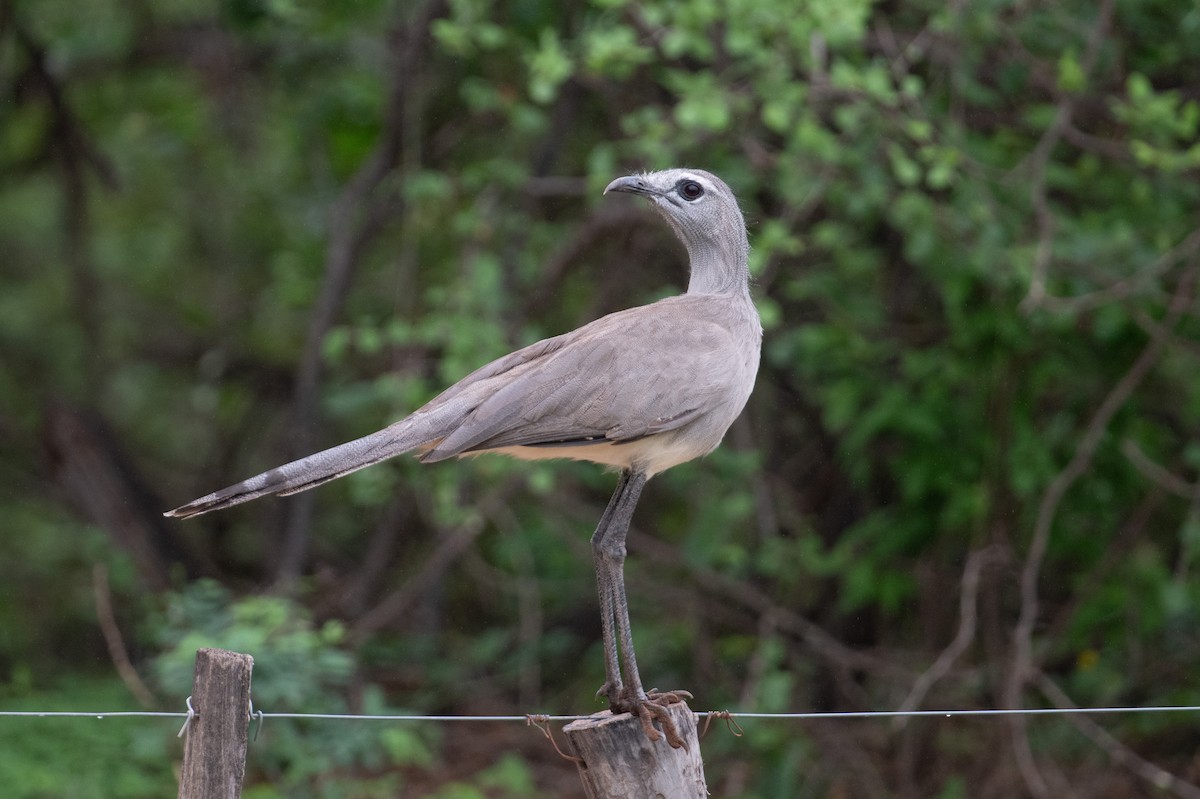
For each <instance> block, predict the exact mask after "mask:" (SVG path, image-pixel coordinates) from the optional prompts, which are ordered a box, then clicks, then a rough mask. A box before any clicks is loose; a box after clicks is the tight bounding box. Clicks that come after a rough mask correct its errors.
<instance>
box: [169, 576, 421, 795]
mask: <svg viewBox="0 0 1200 799" xmlns="http://www.w3.org/2000/svg"><path fill="white" fill-rule="evenodd" d="M153 627H154V635H155V637H156V639H157V640H158V645H159V648H160V650H161V654H159V655H158V656H157V657H156V658H155V660H154V663H153V671H154V675H155V678H156V680H157V682H158V684H159V686H160V687H161V689H162V691H163V693H164V694H169V695H180V694H182V693H184V692H185V691H186V690H187V688H188V687H189V686H190V685H191V677H192V671H193V664H194V661H195V656H196V650H197V649H199V648H201V647H218V648H222V649H230V650H233V651H235V652H247V653H253V656H254V674H253V678H252V686H253V691H252V693H253V700H254V702H255V703H256V707H257V708H258V709H260V710H265V711H267V712H275V713H284V712H310V713H312V712H316V713H350V712H357V713H364V714H368V715H384V714H395V713H398V712H400V711H399V710H397V709H396V708H394V707H391V706H389V705H388V703H387V702H386V701H385V700H384V698H383V696H382V695H381V692H380V690H379V688H378V687H377V686H373V685H372V686H365V687H359V688H358V689H357V691H356V694H357V696H355V697H354V698H355V704H354V706H353V707H351V706H350V704H349V701H348V700H350V699H351V688H352V686H351V681H352V678H353V677H354V673H355V670H356V664H355V662H354V658H353V656H352V655H351V654H350V653H349V652H347V651H346V650H345V649H343V648H341V646H342V645H343V643H344V642H343V638H344V630H343V629H342V626H341V625H340V624H338V623H337V622H333V621H329V622H326V623H324V624H322V625H320V626H319V627H318V626H316V625H314V624H313V623H312V621H311V620H310V619H309V614H308V612H307V611H306V610H305V609H304V608H303V607H302V606H300V605H297V604H296V603H294V602H292V601H289V600H287V599H285V598H283V597H273V596H259V597H247V598H243V599H236V600H235V598H234V597H233V596H232V595H231V594H230V592H229V591H228V590H226V589H224V588H222V587H221V586H219V585H217V584H216V583H213V582H209V581H199V582H196V583H193V584H192V585H190V586H188V588H187V589H186V590H184V591H182V592H180V593H178V594H176V595H174V596H173V597H172V598H171V600H170V602H169V603H168V604H167V606H166V608H165V610H164V612H163V615H162V618H161V620H158V621H157V622H156V623H154V624H153ZM252 726H257V725H256V724H255V723H252ZM263 726H264V727H265V729H263V730H262V731H261V737H260V738H258V739H256V741H255V745H254V746H253V747H252V752H251V757H250V762H249V765H248V768H249V771H250V772H251V775H252V776H251V778H250V779H251V780H253V779H254V776H253V775H255V774H257V775H259V776H260V778H261V777H265V778H266V781H265V782H264V783H263V784H262V785H260V786H258V787H256V788H254V789H253V790H252V791H251V792H250V795H252V796H254V797H256V798H257V799H269V797H276V796H278V797H284V796H287V797H308V796H312V797H329V798H332V797H343V796H345V797H352V796H354V797H357V796H381V797H382V796H394V795H395V794H396V791H397V790H398V788H399V787H400V786H401V785H402V781H401V780H400V778H399V777H398V776H397V775H396V774H392V773H385V774H383V775H381V776H378V777H370V778H368V777H366V776H363V774H364V773H365V774H370V773H372V772H378V771H379V770H380V769H382V768H383V767H384V766H387V767H389V768H391V769H395V768H414V767H416V768H427V767H430V766H432V765H433V764H434V754H433V747H434V746H435V745H436V739H435V738H434V737H433V736H432V731H431V730H430V729H429V728H428V727H415V726H408V727H395V726H391V727H389V726H388V725H385V724H382V723H380V724H369V723H366V724H364V723H354V722H345V721H343V722H338V721H326V722H304V721H301V720H294V719H270V720H269V722H266V723H264V725H263Z"/></svg>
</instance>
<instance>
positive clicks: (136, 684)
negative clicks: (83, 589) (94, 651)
mask: <svg viewBox="0 0 1200 799" xmlns="http://www.w3.org/2000/svg"><path fill="white" fill-rule="evenodd" d="M92 594H93V596H94V597H95V599H96V621H97V622H98V623H99V624H100V632H101V633H102V634H103V635H104V644H105V646H107V647H108V656H109V657H110V658H112V662H113V666H115V667H116V669H117V676H118V677H120V678H121V682H123V683H125V687H126V688H128V689H129V693H131V694H133V697H134V699H136V700H137V701H138V704H139V705H141V706H142V707H154V705H155V704H156V702H155V701H154V694H152V693H151V692H150V689H149V688H147V687H146V683H144V682H142V678H141V676H140V675H139V674H138V673H137V669H135V668H134V667H133V663H132V662H130V660H129V650H128V649H126V648H125V639H124V638H123V637H122V636H121V628H120V627H118V626H117V618H116V616H115V615H114V614H113V607H112V592H111V591H110V590H109V585H108V568H107V567H106V566H105V565H104V564H103V563H97V564H96V565H95V566H93V567H92Z"/></svg>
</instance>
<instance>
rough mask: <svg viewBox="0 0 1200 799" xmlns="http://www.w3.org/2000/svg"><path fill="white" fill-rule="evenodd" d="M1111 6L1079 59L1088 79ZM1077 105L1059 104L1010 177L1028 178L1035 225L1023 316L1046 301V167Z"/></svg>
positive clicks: (1049, 233) (1107, 3) (1109, 3)
mask: <svg viewBox="0 0 1200 799" xmlns="http://www.w3.org/2000/svg"><path fill="white" fill-rule="evenodd" d="M1114 6H1115V0H1102V2H1101V4H1100V10H1099V12H1098V13H1097V16H1096V23H1095V25H1093V26H1092V30H1091V33H1090V34H1089V35H1088V40H1087V44H1086V46H1085V48H1084V53H1083V57H1082V59H1080V69H1081V71H1082V72H1083V74H1084V75H1085V76H1090V75H1091V73H1092V70H1094V69H1095V67H1096V61H1097V60H1098V59H1099V57H1100V45H1101V44H1103V43H1104V37H1105V35H1106V34H1107V33H1108V29H1109V26H1110V25H1111V24H1112V15H1113V7H1114ZM1078 101H1079V96H1078V95H1075V94H1068V95H1066V96H1064V97H1063V98H1062V99H1061V100H1060V101H1059V103H1058V108H1057V110H1056V112H1055V114H1054V120H1053V121H1052V122H1051V123H1050V125H1049V126H1048V127H1047V128H1046V130H1045V131H1044V132H1043V133H1042V137H1041V138H1040V139H1039V140H1038V143H1037V145H1035V146H1034V148H1033V150H1032V151H1030V153H1029V155H1027V156H1026V157H1025V158H1024V159H1022V161H1021V163H1019V164H1018V165H1017V166H1016V168H1015V169H1013V171H1012V173H1010V175H1011V176H1015V175H1023V174H1028V175H1029V178H1030V189H1029V196H1030V199H1031V201H1032V205H1033V208H1034V215H1035V221H1036V224H1037V233H1038V244H1037V252H1036V255H1035V256H1034V262H1033V274H1032V276H1031V277H1030V280H1029V290H1028V293H1027V294H1026V295H1025V299H1023V300H1022V301H1021V305H1020V309H1021V310H1022V311H1024V312H1026V313H1029V312H1031V311H1032V310H1033V309H1034V308H1036V307H1038V305H1039V304H1040V303H1041V302H1042V301H1043V300H1044V299H1045V297H1046V273H1047V272H1048V271H1049V268H1050V261H1051V256H1052V254H1053V245H1054V229H1055V220H1054V213H1053V212H1052V211H1051V210H1050V203H1049V198H1048V197H1047V195H1046V166H1047V165H1048V164H1049V162H1050V155H1051V153H1053V152H1054V147H1055V146H1056V145H1057V144H1058V142H1059V140H1061V139H1062V138H1063V135H1064V134H1065V132H1066V130H1067V128H1069V127H1070V125H1071V116H1072V115H1073V114H1074V113H1075V106H1076V104H1077V103H1078Z"/></svg>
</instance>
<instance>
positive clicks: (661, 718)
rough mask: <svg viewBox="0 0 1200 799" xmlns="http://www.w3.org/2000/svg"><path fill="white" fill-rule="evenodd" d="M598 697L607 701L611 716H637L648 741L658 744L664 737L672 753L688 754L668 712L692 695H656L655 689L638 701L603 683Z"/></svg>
mask: <svg viewBox="0 0 1200 799" xmlns="http://www.w3.org/2000/svg"><path fill="white" fill-rule="evenodd" d="M601 694H603V695H604V696H607V697H608V703H609V706H610V708H611V709H612V712H614V713H630V714H632V715H634V716H637V718H638V720H639V721H641V723H642V731H643V732H645V733H646V737H647V738H648V739H650V740H651V741H657V740H658V739H659V738H661V737H663V736H666V739H667V743H668V744H670V746H671V748H672V749H683V750H685V751H686V750H687V743H686V742H685V741H684V740H683V738H681V737H680V736H679V730H678V729H677V728H676V727H675V720H674V719H672V718H671V714H670V713H669V712H668V711H667V707H668V706H669V705H674V704H678V703H679V702H683V701H685V700H688V699H691V698H692V695H691V694H690V693H688V692H687V691H659V690H658V689H651V690H649V691H647V692H646V695H645V696H643V697H638V696H637V695H636V693H635V692H634V691H632V690H631V689H630V688H628V687H627V686H614V685H611V684H610V683H605V684H604V685H602V686H600V690H599V691H597V692H596V695H597V696H600V695H601ZM655 722H658V725H659V727H661V728H662V733H661V734H660V733H659V731H658V730H657V729H655V727H654V723H655Z"/></svg>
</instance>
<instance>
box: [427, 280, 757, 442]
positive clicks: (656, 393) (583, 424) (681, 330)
mask: <svg viewBox="0 0 1200 799" xmlns="http://www.w3.org/2000/svg"><path fill="white" fill-rule="evenodd" d="M689 300H692V301H691V302H689ZM707 309H708V305H707V303H706V302H705V301H704V300H702V299H700V298H689V297H687V296H686V295H685V296H683V297H674V298H671V299H670V300H664V301H660V302H658V303H654V304H652V305H647V306H642V307H639V308H632V309H629V310H627V311H621V312H618V313H615V314H610V315H609V316H606V317H603V318H601V319H597V320H596V321H595V322H592V323H591V324H588V325H585V326H584V327H582V328H580V329H579V330H576V331H574V332H573V333H568V334H566V335H565V336H560V337H559V340H557V341H555V344H554V346H553V347H549V348H547V349H546V350H545V351H543V352H541V353H539V354H538V355H537V357H533V358H528V357H526V358H521V359H518V361H517V362H515V364H513V365H511V366H510V367H509V368H508V369H506V370H501V369H499V368H495V369H493V368H491V367H492V365H489V367H485V369H487V370H489V371H488V372H487V373H485V374H483V375H482V376H480V377H478V378H476V377H475V376H473V375H472V376H468V378H466V379H464V381H463V382H467V381H468V380H470V381H471V384H470V385H468V386H462V387H461V388H460V386H461V384H460V385H459V386H455V389H457V390H458V391H459V393H460V394H464V393H469V394H474V395H476V396H477V397H478V400H479V402H478V405H476V406H475V407H474V408H473V409H472V410H471V411H470V412H469V413H466V414H465V415H464V416H463V417H462V420H461V422H460V423H459V424H458V425H457V426H456V428H455V429H454V430H453V431H448V432H447V434H446V436H445V437H444V438H443V439H442V440H441V441H440V442H438V443H437V444H436V445H435V446H434V447H432V448H431V449H429V450H428V451H426V452H425V453H424V455H423V456H422V459H423V460H427V461H432V460H441V459H443V458H449V457H452V456H454V455H460V454H462V453H465V452H473V451H479V450H487V449H498V448H501V447H512V446H553V445H556V444H571V445H578V444H583V443H588V442H596V443H603V442H610V443H611V442H620V441H632V440H636V439H638V438H642V437H645V436H648V435H653V434H656V433H661V432H665V431H667V430H673V429H676V428H678V427H681V426H683V425H686V424H687V423H689V422H690V421H692V420H693V419H695V418H696V417H698V416H700V415H703V414H705V413H707V412H708V411H710V410H711V409H712V408H714V407H715V406H717V405H719V404H720V403H721V402H723V401H726V400H727V399H728V398H729V397H730V396H731V394H732V395H736V393H737V383H738V380H739V374H737V373H738V372H739V370H738V369H736V368H732V367H734V366H736V363H733V364H731V361H732V362H736V361H737V359H738V357H739V356H738V353H739V350H738V349H737V347H736V342H735V337H734V335H733V332H732V331H731V330H730V329H729V328H728V326H726V325H723V324H721V323H720V321H719V320H718V319H717V318H715V317H714V315H713V314H710V313H706V312H705V311H707ZM551 341H554V340H551ZM535 346H537V345H535ZM515 354H516V353H514V355H515ZM510 357H512V356H510ZM498 363H499V362H497V364H498ZM482 371H483V370H481V372H482ZM473 378H474V379H473Z"/></svg>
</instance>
